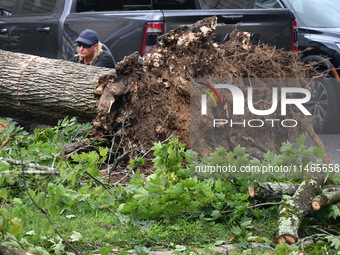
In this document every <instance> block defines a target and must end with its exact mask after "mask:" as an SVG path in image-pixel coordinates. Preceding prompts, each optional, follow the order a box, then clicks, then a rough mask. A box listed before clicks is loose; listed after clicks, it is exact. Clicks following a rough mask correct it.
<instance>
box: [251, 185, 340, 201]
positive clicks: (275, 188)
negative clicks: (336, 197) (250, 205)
mask: <svg viewBox="0 0 340 255" xmlns="http://www.w3.org/2000/svg"><path fill="white" fill-rule="evenodd" d="M299 186H300V184H297V183H288V182H263V183H260V182H255V183H254V185H253V186H251V185H248V194H249V196H250V197H252V198H255V197H257V198H275V197H282V196H283V195H288V196H293V195H294V193H295V192H296V190H297V189H298V188H299ZM333 191H339V192H340V185H323V186H322V192H326V193H329V192H333Z"/></svg>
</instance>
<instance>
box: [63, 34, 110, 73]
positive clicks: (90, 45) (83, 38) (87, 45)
mask: <svg viewBox="0 0 340 255" xmlns="http://www.w3.org/2000/svg"><path fill="white" fill-rule="evenodd" d="M76 43H77V51H78V55H76V56H74V57H72V58H71V59H70V61H72V62H77V63H81V64H85V65H93V66H99V67H108V68H115V66H116V64H115V60H114V58H113V57H112V55H111V54H110V53H109V52H108V51H106V50H104V49H103V44H102V43H101V42H100V41H99V37H98V34H97V32H96V31H94V30H90V29H86V30H84V31H83V32H81V33H80V35H79V37H78V38H77V39H76Z"/></svg>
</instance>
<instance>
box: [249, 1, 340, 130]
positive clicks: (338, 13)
mask: <svg viewBox="0 0 340 255" xmlns="http://www.w3.org/2000/svg"><path fill="white" fill-rule="evenodd" d="M255 8H260V9H268V8H270V9H272V8H275V9H282V8H287V9H290V10H291V11H292V12H293V13H294V15H295V17H296V19H297V21H298V31H299V33H298V35H299V36H298V45H299V46H298V48H299V50H300V51H301V52H302V59H301V60H302V61H303V62H305V63H307V62H311V61H314V62H318V63H319V72H326V74H327V75H326V77H325V78H323V79H318V80H317V81H316V82H315V84H314V86H313V89H312V99H311V101H310V102H309V103H308V105H307V107H308V108H309V110H310V112H311V113H313V115H315V116H316V117H317V118H316V120H315V123H314V129H315V130H316V131H317V132H323V133H331V132H339V131H340V100H339V98H340V1H339V0H255ZM307 49H309V50H307ZM327 77H328V78H327Z"/></svg>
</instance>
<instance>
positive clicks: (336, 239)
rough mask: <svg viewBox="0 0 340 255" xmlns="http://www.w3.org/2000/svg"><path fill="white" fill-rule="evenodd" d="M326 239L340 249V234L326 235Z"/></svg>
mask: <svg viewBox="0 0 340 255" xmlns="http://www.w3.org/2000/svg"><path fill="white" fill-rule="evenodd" d="M326 239H327V240H328V242H330V245H331V246H332V247H334V248H335V249H337V250H339V249H340V236H326Z"/></svg>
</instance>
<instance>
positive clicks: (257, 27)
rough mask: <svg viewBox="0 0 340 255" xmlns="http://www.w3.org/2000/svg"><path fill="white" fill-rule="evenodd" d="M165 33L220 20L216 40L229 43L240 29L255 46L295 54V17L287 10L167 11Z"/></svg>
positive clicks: (164, 12) (164, 13)
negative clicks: (205, 20) (197, 22)
mask: <svg viewBox="0 0 340 255" xmlns="http://www.w3.org/2000/svg"><path fill="white" fill-rule="evenodd" d="M163 15H164V20H165V32H169V31H170V30H172V29H174V28H177V27H180V26H185V25H186V26H190V25H192V24H194V23H195V22H196V21H198V20H201V19H203V18H205V17H210V16H217V18H218V25H217V28H216V31H215V35H214V40H215V41H216V42H217V43H223V42H225V41H228V40H229V38H230V33H231V32H232V31H233V29H234V27H235V26H237V29H238V31H242V32H249V33H250V35H251V40H252V43H253V44H258V43H259V42H261V43H264V44H269V45H275V46H276V47H277V48H283V49H285V50H292V47H293V45H292V43H293V39H294V38H293V37H294V36H295V35H294V33H292V29H293V27H292V26H293V21H294V20H295V17H294V15H293V13H292V12H291V11H290V10H288V9H267V10H264V9H228V10H226V9H220V10H216V9H215V10H193V11H190V10H183V11H182V10H164V11H163Z"/></svg>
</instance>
